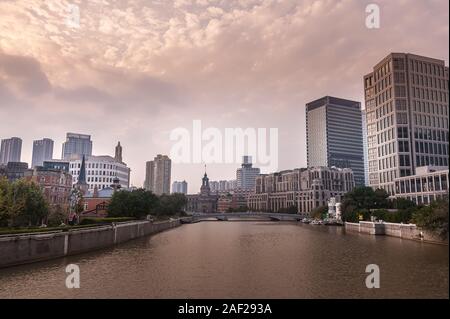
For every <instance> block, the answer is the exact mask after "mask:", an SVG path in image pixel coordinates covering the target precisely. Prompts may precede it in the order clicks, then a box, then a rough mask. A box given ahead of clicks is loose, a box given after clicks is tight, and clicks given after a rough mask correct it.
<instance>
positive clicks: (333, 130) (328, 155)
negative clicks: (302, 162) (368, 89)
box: [306, 96, 364, 186]
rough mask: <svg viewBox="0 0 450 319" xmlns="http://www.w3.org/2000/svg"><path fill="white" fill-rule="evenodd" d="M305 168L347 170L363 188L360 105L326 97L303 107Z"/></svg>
mask: <svg viewBox="0 0 450 319" xmlns="http://www.w3.org/2000/svg"><path fill="white" fill-rule="evenodd" d="M306 139H307V161H308V167H317V166H325V167H333V166H334V167H337V168H351V169H352V170H353V176H354V179H355V184H356V185H357V186H363V185H364V151H363V138H362V117H361V103H359V102H355V101H350V100H345V99H340V98H336V97H331V96H326V97H323V98H321V99H318V100H315V101H313V102H310V103H308V104H306Z"/></svg>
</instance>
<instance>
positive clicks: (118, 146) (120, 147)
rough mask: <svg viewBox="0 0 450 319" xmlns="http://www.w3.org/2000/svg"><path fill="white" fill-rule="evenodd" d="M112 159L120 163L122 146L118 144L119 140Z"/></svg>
mask: <svg viewBox="0 0 450 319" xmlns="http://www.w3.org/2000/svg"><path fill="white" fill-rule="evenodd" d="M114 159H115V160H116V161H117V162H119V163H122V146H121V145H120V142H119V143H117V146H116V151H115V154H114Z"/></svg>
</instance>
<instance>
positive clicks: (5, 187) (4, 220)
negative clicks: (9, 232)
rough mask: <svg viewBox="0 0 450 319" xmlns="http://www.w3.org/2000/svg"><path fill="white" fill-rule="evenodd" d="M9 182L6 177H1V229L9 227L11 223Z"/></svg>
mask: <svg viewBox="0 0 450 319" xmlns="http://www.w3.org/2000/svg"><path fill="white" fill-rule="evenodd" d="M9 186H10V184H9V182H8V180H7V179H6V177H0V227H6V226H8V221H9V218H10V216H9V209H8V207H9V203H8V194H9Z"/></svg>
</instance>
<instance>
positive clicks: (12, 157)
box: [0, 137, 22, 164]
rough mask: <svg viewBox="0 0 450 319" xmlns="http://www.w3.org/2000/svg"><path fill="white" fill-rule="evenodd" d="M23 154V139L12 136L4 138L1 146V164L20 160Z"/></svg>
mask: <svg viewBox="0 0 450 319" xmlns="http://www.w3.org/2000/svg"><path fill="white" fill-rule="evenodd" d="M21 154H22V139H20V138H18V137H11V138H8V139H4V140H2V143H1V147H0V164H8V163H9V162H20V157H21Z"/></svg>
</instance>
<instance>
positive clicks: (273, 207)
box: [248, 167, 355, 215]
mask: <svg viewBox="0 0 450 319" xmlns="http://www.w3.org/2000/svg"><path fill="white" fill-rule="evenodd" d="M354 186H355V181H354V177H353V171H352V170H351V169H349V168H343V169H342V168H329V167H310V168H301V169H294V170H287V171H282V172H277V173H272V174H262V175H259V176H258V177H257V178H256V187H255V193H254V194H250V195H249V196H248V206H249V208H250V209H251V210H252V211H270V212H279V211H280V210H283V209H288V208H291V207H296V209H297V212H298V213H299V214H302V215H309V213H310V212H311V211H312V210H313V209H314V208H316V207H320V206H325V205H328V200H329V199H330V198H331V197H335V198H336V199H337V200H340V198H342V196H343V195H344V194H345V193H347V192H349V191H351V190H352V189H353V188H354Z"/></svg>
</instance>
